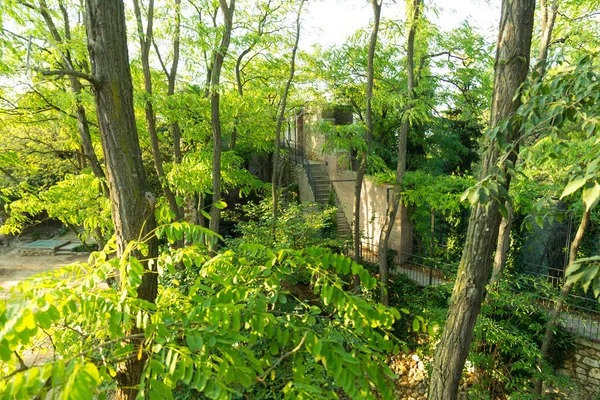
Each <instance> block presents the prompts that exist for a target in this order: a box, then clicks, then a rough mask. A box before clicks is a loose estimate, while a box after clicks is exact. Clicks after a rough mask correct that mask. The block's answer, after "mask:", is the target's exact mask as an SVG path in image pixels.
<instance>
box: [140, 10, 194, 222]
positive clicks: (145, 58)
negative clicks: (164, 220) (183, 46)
mask: <svg viewBox="0 0 600 400" xmlns="http://www.w3.org/2000/svg"><path fill="white" fill-rule="evenodd" d="M133 8H134V12H135V19H136V22H137V31H138V39H139V42H140V48H141V51H142V70H143V72H144V89H145V90H146V103H145V105H144V111H145V115H146V124H147V125H148V135H149V136H150V145H151V148H152V159H153V160H154V169H155V170H156V175H157V176H158V180H159V181H160V185H161V187H162V190H163V193H164V194H165V197H166V198H167V201H168V202H169V207H170V208H171V211H173V213H175V216H176V219H181V218H182V214H183V212H182V211H181V207H179V205H177V200H176V199H175V194H174V193H173V191H172V190H171V188H170V187H169V184H168V183H167V177H166V175H165V169H164V167H163V161H162V157H161V155H160V143H159V141H158V134H157V132H156V115H155V113H154V105H153V104H152V75H151V71H150V47H151V45H152V35H153V23H154V0H149V2H148V16H147V24H146V32H145V33H144V26H143V22H142V13H141V10H140V4H139V0H133Z"/></svg>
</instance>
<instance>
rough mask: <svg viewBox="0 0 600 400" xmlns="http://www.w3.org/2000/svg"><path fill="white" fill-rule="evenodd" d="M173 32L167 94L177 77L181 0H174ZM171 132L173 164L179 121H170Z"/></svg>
mask: <svg viewBox="0 0 600 400" xmlns="http://www.w3.org/2000/svg"><path fill="white" fill-rule="evenodd" d="M175 7H176V11H175V33H174V35H173V62H172V63H171V72H170V73H169V75H168V76H167V80H168V87H167V96H173V95H174V94H175V81H176V79H177V69H178V68H179V49H180V43H181V0H175ZM171 133H172V135H173V153H174V156H175V164H180V163H181V128H180V126H179V122H177V121H174V122H172V123H171Z"/></svg>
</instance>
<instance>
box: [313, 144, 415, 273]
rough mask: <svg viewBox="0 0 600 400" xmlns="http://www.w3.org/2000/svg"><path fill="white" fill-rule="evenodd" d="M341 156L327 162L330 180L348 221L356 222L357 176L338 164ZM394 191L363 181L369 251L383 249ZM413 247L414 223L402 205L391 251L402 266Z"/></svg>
mask: <svg viewBox="0 0 600 400" xmlns="http://www.w3.org/2000/svg"><path fill="white" fill-rule="evenodd" d="M341 156H342V154H341V153H340V154H337V155H331V154H327V155H325V156H324V157H323V158H324V161H325V162H327V169H328V171H329V178H330V179H331V180H332V181H333V186H334V188H335V191H336V194H337V196H338V199H339V200H340V203H341V204H342V206H343V209H344V215H345V216H346V220H347V221H348V222H352V221H353V212H354V182H353V181H354V180H355V179H356V172H352V171H348V170H347V169H346V168H345V166H347V162H342V163H339V162H338V161H339V159H340V157H341ZM340 164H343V165H340ZM335 181H342V182H335ZM391 187H392V186H390V185H379V184H377V183H376V182H374V181H373V180H372V179H370V178H369V177H365V179H364V181H363V186H362V193H361V213H360V229H361V232H362V235H363V242H364V243H365V244H368V247H369V248H370V249H372V250H377V246H378V245H379V235H380V232H381V229H382V227H383V224H384V221H385V217H386V213H387V206H388V189H391ZM390 196H391V193H390ZM412 246H413V229H412V223H411V222H410V216H409V215H408V210H407V208H406V207H404V206H403V205H401V207H400V209H399V210H398V214H397V216H396V221H395V223H394V229H393V231H392V235H391V237H390V242H389V247H390V248H391V249H393V250H396V251H397V252H398V253H399V254H400V263H403V262H404V260H405V259H406V256H407V255H408V254H410V253H411V252H412Z"/></svg>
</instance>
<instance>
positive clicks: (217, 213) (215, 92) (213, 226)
mask: <svg viewBox="0 0 600 400" xmlns="http://www.w3.org/2000/svg"><path fill="white" fill-rule="evenodd" d="M219 3H220V5H221V9H222V10H223V19H224V24H225V30H224V31H223V37H222V38H221V43H220V45H219V48H218V49H216V50H215V53H214V60H213V61H214V62H213V67H212V73H211V77H210V116H211V122H212V131H213V159H212V195H213V205H212V207H211V208H210V216H211V220H210V224H209V226H210V230H211V231H213V232H215V233H219V226H220V223H221V209H220V208H218V207H216V206H215V203H217V202H219V201H221V150H222V147H223V138H222V134H221V110H220V100H221V98H220V95H219V90H220V89H219V83H220V80H221V68H222V67H223V60H224V59H225V55H226V54H227V50H228V48H229V42H230V41H231V30H232V25H233V11H234V9H235V0H231V3H230V5H229V6H228V5H227V1H226V0H219ZM213 243H214V244H211V247H212V248H211V251H215V250H216V249H215V248H214V246H216V242H213Z"/></svg>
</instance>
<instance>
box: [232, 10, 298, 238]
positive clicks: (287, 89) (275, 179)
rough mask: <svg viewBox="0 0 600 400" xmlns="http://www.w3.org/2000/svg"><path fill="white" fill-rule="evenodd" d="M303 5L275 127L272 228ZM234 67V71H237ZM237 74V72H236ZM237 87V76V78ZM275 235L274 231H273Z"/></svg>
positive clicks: (274, 224) (275, 214)
mask: <svg viewBox="0 0 600 400" xmlns="http://www.w3.org/2000/svg"><path fill="white" fill-rule="evenodd" d="M303 6H304V0H301V1H300V5H299V6H298V12H297V14H296V33H295V36H294V45H293V47H292V57H291V61H290V75H289V77H288V79H287V82H286V83H285V88H284V89H283V95H282V97H281V104H280V108H279V115H278V116H277V127H276V128H275V152H274V153H273V175H272V178H271V191H272V200H273V230H275V226H276V224H277V206H278V204H279V189H278V185H279V155H280V140H281V127H282V125H283V120H284V118H285V112H286V107H287V101H288V94H289V92H290V86H291V85H292V80H293V79H294V73H295V72H296V52H297V51H298V42H299V41H300V16H301V15H302V7H303ZM237 71H238V70H237V69H236V73H237ZM237 75H238V76H239V74H237ZM238 87H239V78H238ZM273 236H275V232H273Z"/></svg>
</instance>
